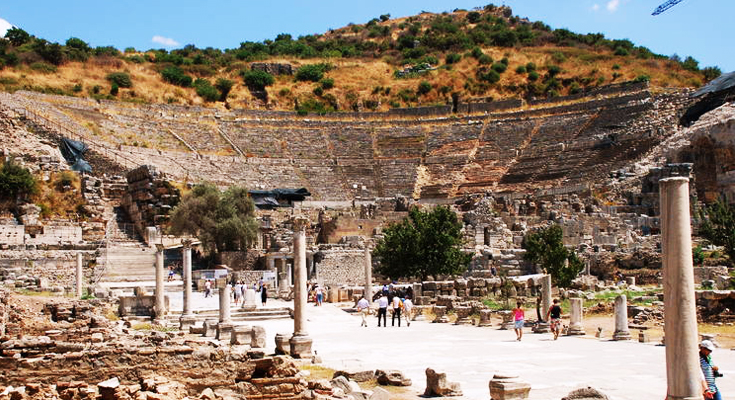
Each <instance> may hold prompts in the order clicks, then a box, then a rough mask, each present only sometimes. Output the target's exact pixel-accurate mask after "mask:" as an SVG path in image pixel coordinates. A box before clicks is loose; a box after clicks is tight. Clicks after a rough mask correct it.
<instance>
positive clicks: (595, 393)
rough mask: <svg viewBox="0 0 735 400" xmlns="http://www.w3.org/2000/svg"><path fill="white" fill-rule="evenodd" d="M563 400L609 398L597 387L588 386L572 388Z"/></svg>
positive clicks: (600, 399)
mask: <svg viewBox="0 0 735 400" xmlns="http://www.w3.org/2000/svg"><path fill="white" fill-rule="evenodd" d="M561 400H608V397H607V396H606V395H605V394H604V393H602V392H600V391H599V390H597V389H594V388H591V387H586V388H581V389H576V390H572V391H571V392H569V394H568V395H566V396H565V397H564V398H562V399H561Z"/></svg>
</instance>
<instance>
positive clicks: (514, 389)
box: [488, 374, 531, 400]
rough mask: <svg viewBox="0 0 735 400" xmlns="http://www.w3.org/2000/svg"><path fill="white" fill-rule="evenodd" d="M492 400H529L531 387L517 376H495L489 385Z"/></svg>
mask: <svg viewBox="0 0 735 400" xmlns="http://www.w3.org/2000/svg"><path fill="white" fill-rule="evenodd" d="M488 386H489V387H490V398H491V399H492V400H511V399H527V398H528V393H529V392H530V391H531V385H530V384H529V383H527V382H523V381H521V380H520V379H518V377H517V376H515V375H506V374H495V375H494V376H493V379H491V380H490V383H489V384H488Z"/></svg>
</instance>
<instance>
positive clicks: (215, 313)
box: [166, 306, 292, 324]
mask: <svg viewBox="0 0 735 400" xmlns="http://www.w3.org/2000/svg"><path fill="white" fill-rule="evenodd" d="M291 313H292V311H291V309H290V308H288V307H274V308H259V309H256V310H253V311H245V310H243V309H242V308H241V307H239V306H238V307H230V318H231V319H232V321H233V322H235V323H238V322H249V321H265V320H271V319H285V318H291ZM179 317H181V311H180V310H176V311H172V312H170V313H169V314H168V315H167V316H166V320H167V321H168V322H169V323H171V324H176V323H178V322H179ZM194 317H195V318H196V320H197V323H200V322H204V320H206V319H218V318H219V310H195V311H194Z"/></svg>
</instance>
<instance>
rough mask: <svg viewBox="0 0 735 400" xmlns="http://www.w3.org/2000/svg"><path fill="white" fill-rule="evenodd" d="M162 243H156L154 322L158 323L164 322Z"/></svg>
mask: <svg viewBox="0 0 735 400" xmlns="http://www.w3.org/2000/svg"><path fill="white" fill-rule="evenodd" d="M164 275H165V273H164V271H163V245H162V244H156V310H155V312H156V318H155V320H154V322H155V323H156V324H158V325H163V324H165V323H166V320H165V319H164V317H165V316H166V299H165V289H164V287H163V277H164Z"/></svg>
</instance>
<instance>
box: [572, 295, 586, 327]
mask: <svg viewBox="0 0 735 400" xmlns="http://www.w3.org/2000/svg"><path fill="white" fill-rule="evenodd" d="M569 304H570V306H571V310H570V313H569V331H568V332H569V335H584V334H585V333H584V327H583V326H582V299H580V298H571V299H569Z"/></svg>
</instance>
